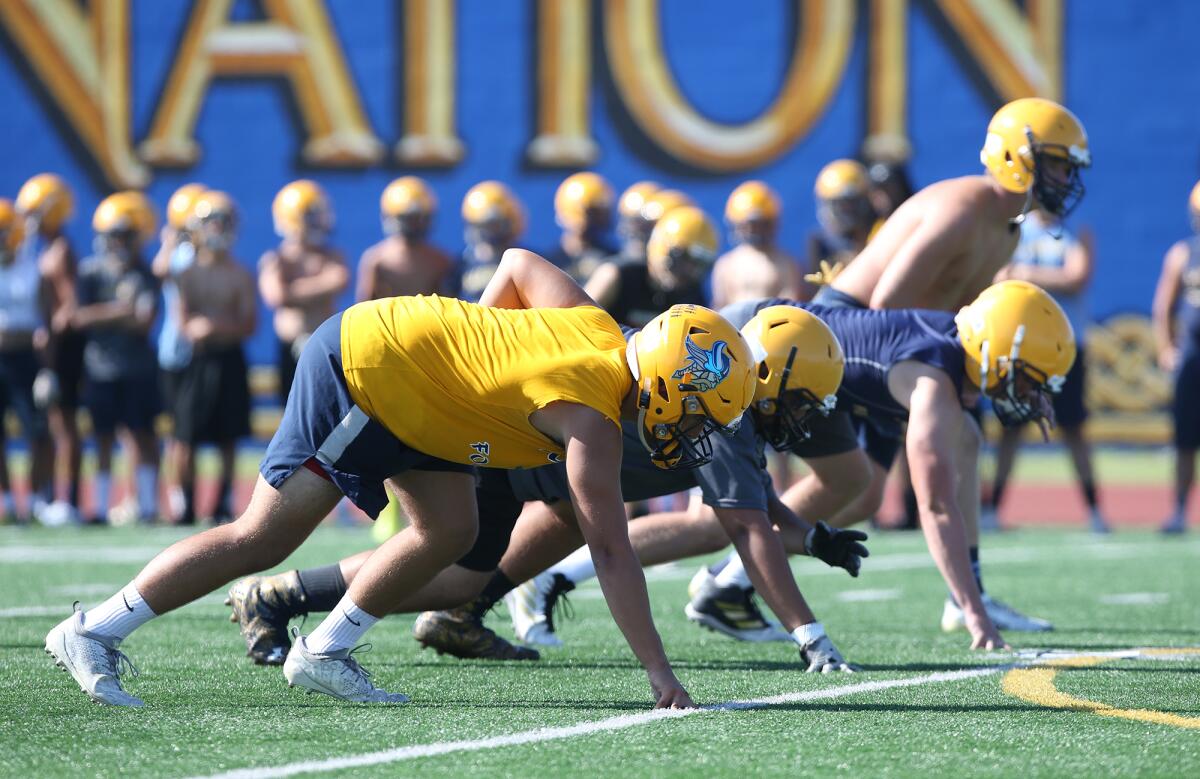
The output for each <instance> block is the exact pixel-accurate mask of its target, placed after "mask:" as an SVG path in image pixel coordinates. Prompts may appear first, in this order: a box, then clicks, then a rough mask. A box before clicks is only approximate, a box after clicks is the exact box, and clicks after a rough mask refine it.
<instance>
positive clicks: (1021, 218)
mask: <svg viewBox="0 0 1200 779" xmlns="http://www.w3.org/2000/svg"><path fill="white" fill-rule="evenodd" d="M1032 210H1033V187H1032V186H1030V187H1029V190H1028V191H1027V192H1026V193H1025V204H1024V205H1023V206H1021V213H1019V214H1017V215H1016V216H1014V217H1013V218H1012V219H1009V220H1008V228H1009V229H1010V230H1016V229H1017V228H1019V227H1020V226H1021V225H1022V224H1024V222H1025V216H1026V215H1027V214H1028V213H1029V212H1030V211H1032Z"/></svg>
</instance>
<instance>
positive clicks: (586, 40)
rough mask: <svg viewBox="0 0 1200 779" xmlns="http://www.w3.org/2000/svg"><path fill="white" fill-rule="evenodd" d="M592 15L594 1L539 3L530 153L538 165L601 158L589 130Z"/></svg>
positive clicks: (576, 163) (579, 163)
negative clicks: (534, 117) (534, 127)
mask: <svg viewBox="0 0 1200 779" xmlns="http://www.w3.org/2000/svg"><path fill="white" fill-rule="evenodd" d="M591 10H592V9H591V2H590V0H540V2H539V3H538V20H537V29H538V73H537V80H538V90H537V137H535V138H534V139H533V140H532V141H531V142H530V143H529V147H528V149H527V153H528V154H529V159H530V160H531V161H532V162H534V163H536V164H538V165H547V166H555V167H560V166H567V165H570V166H582V165H590V164H591V163H593V162H595V161H596V157H597V156H598V152H599V150H598V148H597V146H596V141H595V140H593V139H592V136H591V133H590V128H589V127H588V119H589V111H588V109H589V107H590V106H589V103H590V99H591V94H590V89H591V77H592V30H591V23H590V22H591Z"/></svg>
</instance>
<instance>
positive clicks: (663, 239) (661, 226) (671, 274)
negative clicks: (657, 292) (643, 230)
mask: <svg viewBox="0 0 1200 779" xmlns="http://www.w3.org/2000/svg"><path fill="white" fill-rule="evenodd" d="M716 261H717V230H716V228H715V227H713V223H712V221H711V220H710V219H709V218H708V216H707V215H706V214H705V213H704V212H703V211H701V210H700V209H699V208H696V207H695V206H691V205H687V206H680V207H678V208H673V209H671V210H670V211H669V212H667V214H666V215H665V216H663V217H662V218H661V219H659V220H658V223H657V224H655V225H654V231H653V232H652V233H650V241H649V242H648V243H647V244H646V262H647V264H648V265H649V266H650V270H651V272H652V273H653V274H654V276H655V278H656V279H658V281H659V283H660V284H661V285H662V286H663V287H664V288H666V289H674V288H676V287H685V286H688V285H689V284H699V283H700V282H701V281H703V280H704V277H705V276H706V275H708V272H709V271H710V270H711V269H712V266H713V264H714V263H715V262H716Z"/></svg>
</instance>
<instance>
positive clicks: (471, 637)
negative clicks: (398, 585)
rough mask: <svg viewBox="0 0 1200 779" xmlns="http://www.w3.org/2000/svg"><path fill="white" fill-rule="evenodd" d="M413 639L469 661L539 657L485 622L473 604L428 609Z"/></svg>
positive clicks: (422, 616) (417, 624) (419, 618)
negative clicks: (487, 625) (438, 609)
mask: <svg viewBox="0 0 1200 779" xmlns="http://www.w3.org/2000/svg"><path fill="white" fill-rule="evenodd" d="M413 638H415V639H416V640H417V642H418V643H420V644H421V645H422V646H424V647H430V648H432V649H435V650H437V653H438V654H439V655H441V654H450V655H454V656H455V657H461V658H464V659H467V660H471V659H482V660H537V659H539V658H540V657H541V655H539V654H538V653H537V650H535V649H530V648H529V647H524V646H516V645H515V644H510V643H509V642H508V641H505V640H504V639H503V638H501V637H500V636H498V635H496V633H495V631H493V630H491V629H490V628H488V627H485V626H484V624H483V617H482V616H480V615H479V614H477V613H475V610H474V609H472V608H471V604H467V605H466V606H462V607H459V608H457V609H451V610H449V611H426V612H424V613H422V614H421V615H420V616H418V617H417V621H416V623H414V624H413Z"/></svg>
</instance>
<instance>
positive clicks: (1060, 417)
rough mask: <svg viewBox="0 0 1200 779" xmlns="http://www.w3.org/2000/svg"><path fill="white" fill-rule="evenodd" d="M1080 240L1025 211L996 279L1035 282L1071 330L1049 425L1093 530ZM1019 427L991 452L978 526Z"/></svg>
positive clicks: (1086, 252)
mask: <svg viewBox="0 0 1200 779" xmlns="http://www.w3.org/2000/svg"><path fill="white" fill-rule="evenodd" d="M1081 237H1082V240H1080V239H1077V238H1076V237H1075V236H1074V235H1072V234H1071V233H1070V232H1069V231H1068V230H1067V229H1066V228H1065V227H1064V226H1063V224H1062V221H1061V220H1059V219H1057V218H1056V217H1054V216H1053V215H1051V214H1048V213H1046V212H1045V211H1043V210H1042V209H1037V210H1034V211H1031V212H1029V214H1027V215H1026V217H1025V221H1024V222H1022V223H1021V242H1020V243H1019V244H1017V251H1016V253H1015V254H1013V260H1012V263H1011V264H1009V265H1007V266H1005V267H1004V268H1001V269H1000V272H999V273H998V274H997V275H996V281H1005V280H1007V279H1016V280H1018V281H1028V282H1030V283H1031V284H1037V285H1038V286H1039V287H1041V288H1042V289H1044V290H1046V291H1047V292H1049V293H1050V294H1051V296H1053V297H1054V299H1055V300H1056V301H1058V304H1059V305H1060V306H1062V309H1063V312H1064V313H1065V314H1066V315H1067V319H1068V320H1069V321H1070V323H1071V327H1072V329H1074V331H1075V344H1076V350H1077V351H1076V356H1075V364H1074V365H1072V366H1071V370H1070V372H1068V373H1067V380H1066V382H1065V383H1064V384H1063V386H1062V389H1061V390H1060V391H1059V392H1057V393H1056V394H1054V395H1053V396H1052V400H1051V404H1052V405H1053V407H1054V420H1055V426H1056V427H1057V428H1058V430H1059V434H1060V435H1061V436H1062V440H1063V443H1065V444H1066V446H1067V451H1069V452H1070V453H1071V463H1072V464H1073V465H1074V466H1075V476H1076V478H1077V479H1078V480H1079V489H1080V491H1081V492H1082V493H1083V498H1084V501H1085V502H1086V503H1087V507H1088V524H1089V526H1090V527H1091V529H1092V532H1095V533H1107V532H1108V524H1107V523H1106V522H1105V521H1104V517H1103V516H1102V515H1101V513H1100V507H1099V504H1098V502H1097V499H1096V482H1095V478H1094V476H1093V472H1092V446H1091V444H1090V443H1089V442H1088V440H1087V438H1086V437H1085V436H1084V422H1085V421H1086V420H1087V416H1088V412H1087V405H1086V401H1085V399H1084V396H1083V390H1084V386H1085V384H1086V383H1087V378H1086V377H1087V366H1086V363H1085V353H1086V350H1085V345H1084V344H1085V341H1084V334H1085V333H1086V330H1087V322H1088V303H1087V286H1088V283H1089V282H1090V281H1091V278H1092V255H1093V250H1092V239H1091V234H1090V233H1083V234H1082V236H1081ZM1022 429H1023V428H1021V427H1005V428H1003V429H1002V430H1003V432H1002V433H1001V436H1000V445H999V447H998V448H997V451H996V477H995V481H994V482H993V485H992V494H991V499H990V500H989V502H988V504H987V505H986V506H985V508H984V511H983V513H982V514H980V519H979V522H980V525H981V526H983V527H994V526H995V525H996V514H997V513H998V512H999V511H1000V504H1001V502H1002V500H1003V497H1004V489H1005V487H1006V486H1007V485H1008V477H1009V475H1010V474H1011V473H1012V467H1013V463H1014V462H1015V461H1016V455H1017V447H1018V446H1019V445H1020V442H1021V432H1022Z"/></svg>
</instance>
